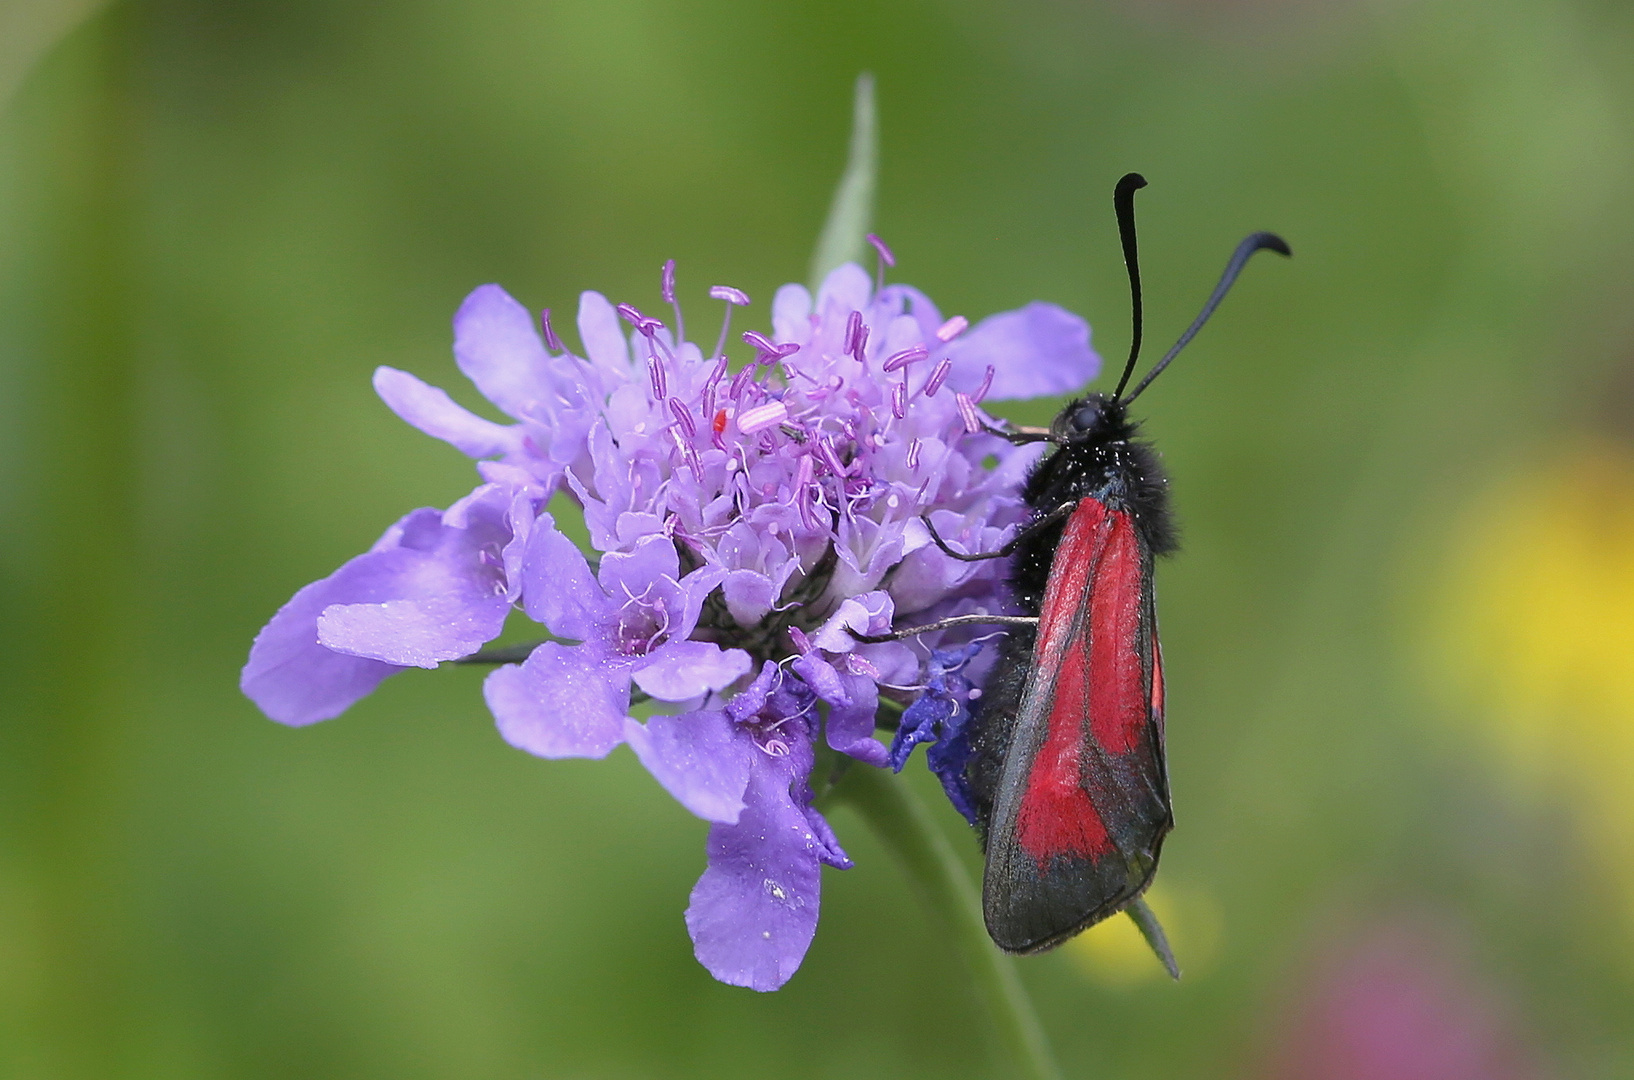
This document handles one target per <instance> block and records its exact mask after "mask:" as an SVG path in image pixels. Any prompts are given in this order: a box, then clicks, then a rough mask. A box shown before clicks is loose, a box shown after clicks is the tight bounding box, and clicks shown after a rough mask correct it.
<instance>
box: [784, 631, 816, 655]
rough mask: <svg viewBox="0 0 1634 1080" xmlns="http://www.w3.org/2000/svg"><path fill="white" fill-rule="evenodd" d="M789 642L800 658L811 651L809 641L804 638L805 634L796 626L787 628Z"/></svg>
mask: <svg viewBox="0 0 1634 1080" xmlns="http://www.w3.org/2000/svg"><path fill="white" fill-rule="evenodd" d="M789 640H790V641H792V642H793V643H794V648H795V651H796V652H798V653H799V654H800V655H801V656H804V655H806V654H807V653H808V652H810V651H811V639H810V638H808V637H806V632H805V631H804V630H802V629H800V628H799V627H798V626H791V627H789Z"/></svg>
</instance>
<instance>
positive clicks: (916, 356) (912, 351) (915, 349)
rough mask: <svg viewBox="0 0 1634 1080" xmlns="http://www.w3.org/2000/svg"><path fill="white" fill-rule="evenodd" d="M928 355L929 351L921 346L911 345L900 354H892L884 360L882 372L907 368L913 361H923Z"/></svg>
mask: <svg viewBox="0 0 1634 1080" xmlns="http://www.w3.org/2000/svg"><path fill="white" fill-rule="evenodd" d="M929 355H930V351H929V350H928V349H926V348H925V347H924V346H923V345H911V346H909V347H908V348H906V349H903V350H902V351H901V352H894V353H892V354H891V355H890V356H887V357H886V358H885V365H884V370H886V371H895V370H896V369H897V368H903V367H907V366H908V365H909V364H911V363H913V362H914V361H915V360H923V359H925V357H927V356H929Z"/></svg>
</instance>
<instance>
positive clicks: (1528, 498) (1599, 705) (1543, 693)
mask: <svg viewBox="0 0 1634 1080" xmlns="http://www.w3.org/2000/svg"><path fill="white" fill-rule="evenodd" d="M1453 540H1454V546H1453V548H1452V551H1453V555H1452V560H1453V565H1451V566H1450V567H1449V569H1448V573H1447V575H1446V577H1445V579H1444V581H1445V585H1444V589H1443V592H1442V593H1441V594H1440V595H1439V596H1438V597H1436V598H1435V606H1436V609H1437V610H1436V614H1435V616H1434V618H1433V619H1432V620H1431V624H1432V628H1433V633H1434V635H1435V640H1434V642H1433V647H1432V650H1431V657H1432V661H1433V670H1432V672H1431V676H1432V679H1433V680H1434V681H1435V682H1436V683H1437V684H1438V685H1442V686H1445V687H1447V688H1449V689H1450V690H1451V691H1452V692H1453V693H1454V694H1455V695H1456V697H1457V699H1458V703H1459V705H1460V707H1461V708H1460V711H1465V712H1468V711H1470V709H1469V707H1471V706H1473V710H1474V712H1475V714H1476V715H1477V716H1479V717H1480V718H1481V719H1482V720H1483V721H1484V723H1483V724H1482V727H1483V728H1484V729H1487V730H1489V731H1490V732H1491V734H1492V735H1493V736H1494V737H1495V740H1496V744H1497V746H1498V748H1499V750H1500V751H1501V753H1502V756H1503V758H1504V759H1505V760H1506V762H1507V764H1508V765H1509V766H1510V767H1511V768H1512V769H1513V770H1514V775H1515V776H1516V777H1517V778H1518V779H1520V780H1522V781H1523V782H1524V783H1525V785H1526V786H1527V787H1528V788H1530V789H1532V790H1534V791H1543V790H1549V791H1559V792H1563V793H1565V794H1566V795H1567V796H1568V797H1570V798H1571V800H1572V801H1573V803H1574V804H1575V806H1576V807H1577V809H1578V810H1579V811H1580V812H1581V814H1582V820H1583V827H1584V829H1585V838H1586V839H1588V840H1590V841H1591V848H1592V849H1593V850H1595V851H1596V852H1598V853H1599V854H1600V855H1602V856H1603V857H1605V858H1606V859H1607V860H1608V863H1609V866H1610V869H1611V870H1612V872H1613V873H1614V874H1616V875H1617V876H1618V877H1619V878H1621V879H1622V881H1623V884H1624V885H1625V886H1626V891H1627V895H1628V897H1629V906H1628V912H1629V914H1630V916H1631V917H1634V448H1631V447H1629V446H1627V445H1624V444H1622V443H1618V442H1613V441H1611V440H1590V439H1583V440H1580V441H1577V442H1575V443H1574V444H1572V445H1571V446H1570V447H1568V448H1567V449H1566V451H1565V452H1564V453H1562V454H1561V455H1559V456H1558V457H1554V458H1552V459H1550V460H1547V461H1544V462H1542V463H1540V464H1538V465H1536V466H1533V467H1530V468H1528V469H1525V470H1523V471H1521V472H1519V473H1518V474H1516V475H1514V476H1512V477H1510V478H1509V479H1507V480H1506V481H1504V482H1502V483H1500V484H1499V485H1497V486H1496V487H1495V488H1494V489H1493V490H1492V491H1491V492H1489V493H1488V494H1487V495H1486V496H1484V497H1483V498H1481V499H1480V500H1479V501H1478V502H1477V503H1476V505H1475V506H1474V507H1473V508H1472V511H1471V513H1470V514H1469V516H1468V517H1467V518H1466V519H1465V521H1464V522H1463V525H1462V527H1461V528H1460V529H1458V531H1456V532H1455V534H1454V536H1453Z"/></svg>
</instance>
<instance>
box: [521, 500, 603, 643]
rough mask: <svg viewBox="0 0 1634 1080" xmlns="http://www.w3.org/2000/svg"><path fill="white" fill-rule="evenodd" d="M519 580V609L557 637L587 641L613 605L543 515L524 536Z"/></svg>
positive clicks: (575, 549)
mask: <svg viewBox="0 0 1634 1080" xmlns="http://www.w3.org/2000/svg"><path fill="white" fill-rule="evenodd" d="M522 575H523V583H522V608H523V610H524V611H526V612H527V613H528V618H530V619H532V620H533V621H534V622H539V623H544V624H545V626H547V627H549V628H550V632H551V633H552V634H555V635H556V636H557V637H564V638H571V639H572V640H574V641H588V640H590V639H591V638H594V637H597V636H599V634H600V633H601V631H600V627H601V625H602V624H603V623H605V622H606V621H607V620H608V619H609V618H611V614H612V612H613V610H614V605H613V603H612V601H610V600H608V598H607V594H606V593H604V592H602V590H601V586H600V585H598V584H596V579H595V578H594V577H593V576H592V575H591V573H590V564H589V563H587V562H586V561H585V558H584V555H583V553H581V552H580V551H579V549H578V546H577V545H575V544H574V543H573V541H571V540H569V539H568V538H567V537H565V536H563V535H562V534H561V533H560V532H559V531H557V528H556V520H555V519H554V518H552V517H551V516H550V515H549V514H548V513H545V514H540V515H539V517H538V519H537V520H536V521H535V522H534V525H533V532H532V533H531V534H530V535H529V536H528V547H527V554H526V555H524V556H523V569H522Z"/></svg>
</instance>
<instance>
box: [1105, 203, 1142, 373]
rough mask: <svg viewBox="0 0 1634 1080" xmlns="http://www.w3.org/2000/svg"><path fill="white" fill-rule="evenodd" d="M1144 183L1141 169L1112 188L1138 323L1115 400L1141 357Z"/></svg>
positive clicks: (1130, 299) (1119, 234) (1131, 301)
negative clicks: (1138, 226)
mask: <svg viewBox="0 0 1634 1080" xmlns="http://www.w3.org/2000/svg"><path fill="white" fill-rule="evenodd" d="M1145 186H1146V178H1145V177H1144V176H1142V175H1140V173H1133V172H1132V173H1125V174H1124V176H1123V179H1121V180H1119V181H1118V186H1117V187H1116V188H1114V189H1113V191H1112V209H1113V212H1115V213H1116V214H1117V215H1118V239H1120V240H1122V241H1123V265H1124V266H1125V267H1127V268H1128V270H1129V307H1130V310H1131V312H1132V314H1133V317H1134V323H1135V332H1134V335H1133V337H1131V338H1130V341H1129V359H1128V361H1127V362H1125V363H1124V365H1123V378H1121V379H1119V380H1118V388H1117V389H1116V390H1114V391H1112V400H1113V401H1116V400H1118V398H1119V396H1120V395H1122V394H1123V388H1124V387H1125V386H1127V385H1128V384H1129V376H1130V375H1133V374H1134V373H1135V361H1136V360H1138V359H1140V328H1141V310H1140V256H1139V254H1138V253H1137V252H1136V250H1135V192H1137V191H1139V190H1140V189H1141V188H1143V187H1145ZM1136 393H1139V391H1136Z"/></svg>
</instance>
